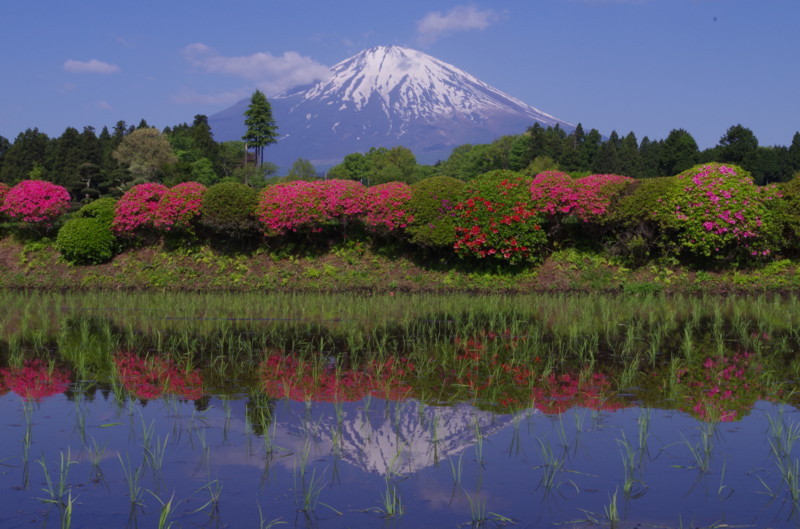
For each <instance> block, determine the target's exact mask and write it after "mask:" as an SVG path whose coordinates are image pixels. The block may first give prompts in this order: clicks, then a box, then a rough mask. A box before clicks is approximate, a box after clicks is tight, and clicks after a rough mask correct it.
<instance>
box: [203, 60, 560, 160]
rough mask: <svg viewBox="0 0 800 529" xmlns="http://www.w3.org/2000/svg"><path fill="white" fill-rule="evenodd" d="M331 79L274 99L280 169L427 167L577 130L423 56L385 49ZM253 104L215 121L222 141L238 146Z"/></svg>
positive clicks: (347, 64)
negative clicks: (545, 131) (405, 151)
mask: <svg viewBox="0 0 800 529" xmlns="http://www.w3.org/2000/svg"><path fill="white" fill-rule="evenodd" d="M330 72H331V73H330V76H329V77H328V78H327V79H324V80H321V81H318V82H316V83H314V84H311V85H306V86H302V87H297V88H293V89H291V90H288V91H286V92H282V93H280V94H278V95H275V96H272V97H270V98H269V100H270V103H271V105H272V111H273V116H274V117H275V121H276V122H277V124H278V132H279V133H280V134H281V138H280V140H279V141H278V143H277V144H276V145H272V146H270V147H268V148H267V150H266V151H265V153H264V156H265V158H266V159H267V160H269V161H271V162H272V163H275V164H277V165H278V166H281V167H288V166H289V165H291V163H292V162H293V161H294V160H296V159H297V158H301V157H302V158H306V159H309V160H311V162H312V163H313V164H314V165H315V166H316V167H318V168H326V167H330V166H332V165H334V164H337V163H339V162H340V161H341V160H342V158H343V157H344V156H345V155H346V154H349V153H351V152H366V151H368V150H369V149H370V148H371V147H394V146H396V145H403V146H405V147H408V148H409V149H411V150H412V151H413V152H414V154H415V155H416V157H417V161H418V162H420V163H434V162H435V161H436V160H438V159H444V158H447V156H448V155H449V154H450V151H452V149H453V148H454V147H457V146H458V145H463V144H465V143H472V144H476V143H489V142H491V141H492V140H494V139H496V138H497V137H499V136H502V135H505V134H519V133H522V132H523V131H525V130H526V129H527V128H528V127H530V126H531V125H533V124H534V123H535V122H539V123H541V124H542V125H543V126H555V125H556V124H558V125H560V126H561V127H562V128H563V129H565V130H567V131H568V132H569V131H572V130H573V129H574V126H573V125H572V124H570V123H567V122H565V121H562V120H560V119H558V118H555V117H553V116H551V115H549V114H546V113H544V112H542V111H541V110H538V109H536V108H534V107H531V106H529V105H527V104H525V103H523V102H522V101H520V100H518V99H515V98H513V97H511V96H510V95H508V94H505V93H503V92H501V91H500V90H497V89H496V88H492V87H491V86H489V85H488V84H486V83H484V82H482V81H480V80H478V79H476V78H475V77H473V76H472V75H470V74H468V73H466V72H464V71H463V70H460V69H459V68H456V67H455V66H452V65H450V64H447V63H445V62H442V61H440V60H438V59H436V58H434V57H431V56H430V55H427V54H425V53H422V52H420V51H417V50H412V49H409V48H403V47H399V46H378V47H375V48H370V49H367V50H364V51H362V52H360V53H358V54H357V55H354V56H353V57H350V58H349V59H347V60H344V61H342V62H340V63H339V64H336V65H335V66H333V67H332V68H331V69H330ZM249 102H250V101H249V99H243V100H242V101H239V102H238V103H236V104H235V105H233V106H232V107H230V108H228V109H226V110H223V111H221V112H219V113H217V114H214V115H212V116H210V117H209V123H210V124H211V128H212V131H213V133H214V137H215V139H216V140H217V141H228V140H239V139H241V137H242V135H243V134H244V131H245V127H244V117H243V113H244V111H245V110H246V109H247V106H248V104H249Z"/></svg>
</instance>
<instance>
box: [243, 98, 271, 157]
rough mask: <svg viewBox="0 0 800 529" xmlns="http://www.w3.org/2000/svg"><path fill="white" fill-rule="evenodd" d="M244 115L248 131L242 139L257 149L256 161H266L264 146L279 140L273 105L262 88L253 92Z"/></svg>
mask: <svg viewBox="0 0 800 529" xmlns="http://www.w3.org/2000/svg"><path fill="white" fill-rule="evenodd" d="M244 115H245V120H244V124H245V126H246V127H247V132H245V134H244V136H242V139H243V140H244V141H246V142H247V144H248V147H252V148H254V149H255V150H256V161H257V163H258V165H261V164H262V163H263V162H264V147H266V146H267V145H272V144H273V143H277V141H278V126H277V125H276V124H275V119H274V118H273V117H272V107H271V106H270V104H269V101H267V97H266V96H265V95H264V94H263V93H262V92H261V90H256V91H255V92H254V93H253V96H252V97H251V98H250V106H249V107H247V110H245V112H244Z"/></svg>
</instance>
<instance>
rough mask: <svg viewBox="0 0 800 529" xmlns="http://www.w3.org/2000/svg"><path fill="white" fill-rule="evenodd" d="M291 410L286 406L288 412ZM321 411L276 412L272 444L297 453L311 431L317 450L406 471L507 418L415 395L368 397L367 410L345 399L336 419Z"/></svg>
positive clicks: (373, 468)
mask: <svg viewBox="0 0 800 529" xmlns="http://www.w3.org/2000/svg"><path fill="white" fill-rule="evenodd" d="M279 407H280V405H279ZM319 408H322V407H321V406H320V407H319ZM319 408H317V407H315V409H319ZM297 409H298V408H297V407H295V406H294V405H293V406H292V411H293V412H294V411H295V410H297ZM323 413H324V415H322V416H320V415H313V414H305V415H304V414H302V413H300V414H296V413H292V417H291V418H290V419H288V420H287V418H286V416H285V415H284V414H283V413H281V412H278V414H277V423H276V425H275V440H274V441H275V444H276V445H278V446H280V447H283V448H287V449H289V450H292V451H294V452H296V453H302V450H303V447H304V446H305V444H306V442H307V436H308V435H311V436H312V438H313V441H314V446H315V449H316V450H317V451H318V453H320V454H326V453H333V454H338V455H339V457H341V458H342V459H343V460H345V461H347V462H349V463H351V464H353V465H355V466H357V467H359V468H361V469H364V470H366V471H369V472H375V473H378V474H382V475H387V474H389V473H397V474H409V473H413V472H416V471H419V470H421V469H423V468H425V467H429V466H432V465H434V464H435V463H436V462H438V461H439V460H440V459H444V458H447V457H450V456H454V455H458V454H460V453H461V452H463V451H464V450H466V449H467V448H469V447H471V446H473V445H475V444H476V441H477V433H478V432H480V435H481V436H482V437H491V436H492V435H493V434H495V433H497V432H499V431H500V430H502V429H503V428H505V427H506V426H508V425H510V424H511V422H512V418H511V416H510V415H509V416H502V415H495V414H494V413H491V412H488V411H482V410H479V409H477V408H474V407H472V406H470V405H468V404H458V405H454V406H446V407H445V406H427V405H425V404H422V403H420V402H418V401H415V400H408V401H404V402H386V401H381V400H373V401H372V403H371V406H370V407H369V409H364V407H363V406H360V407H358V408H357V407H356V406H355V405H352V404H347V405H344V406H343V408H342V413H341V420H337V417H336V414H335V413H333V411H332V410H331V409H330V408H329V407H326V409H325V411H324V412H323Z"/></svg>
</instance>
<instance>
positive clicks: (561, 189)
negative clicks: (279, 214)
mask: <svg viewBox="0 0 800 529" xmlns="http://www.w3.org/2000/svg"><path fill="white" fill-rule="evenodd" d="M631 182H633V178H630V177H627V176H619V175H613V174H595V175H589V176H585V177H583V178H579V179H573V178H572V177H570V176H569V175H568V174H566V173H562V172H560V171H545V172H543V173H539V174H538V175H536V176H535V177H534V178H533V181H532V182H531V185H530V192H531V201H532V204H533V206H534V207H536V208H538V209H539V210H540V211H542V212H544V213H545V214H547V215H548V216H550V217H564V216H566V215H574V216H576V217H577V218H578V219H580V220H581V221H583V222H597V221H599V220H601V219H602V217H603V216H604V215H605V214H606V212H607V211H608V207H609V205H610V204H611V201H612V199H613V198H614V197H615V196H617V195H619V194H620V193H621V192H622V190H623V189H624V188H625V187H626V186H627V185H628V184H629V183H631Z"/></svg>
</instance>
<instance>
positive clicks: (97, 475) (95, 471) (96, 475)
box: [84, 436, 108, 483]
mask: <svg viewBox="0 0 800 529" xmlns="http://www.w3.org/2000/svg"><path fill="white" fill-rule="evenodd" d="M90 439H91V440H92V446H87V445H84V448H85V449H86V453H87V454H88V456H89V461H90V462H91V464H92V477H91V480H92V481H93V482H95V483H99V482H100V481H102V480H103V471H102V470H101V469H100V463H101V462H102V461H103V458H104V457H105V453H106V447H107V445H108V443H104V444H103V445H102V446H101V445H99V444H98V443H97V440H96V439H95V438H94V437H91V436H90Z"/></svg>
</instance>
